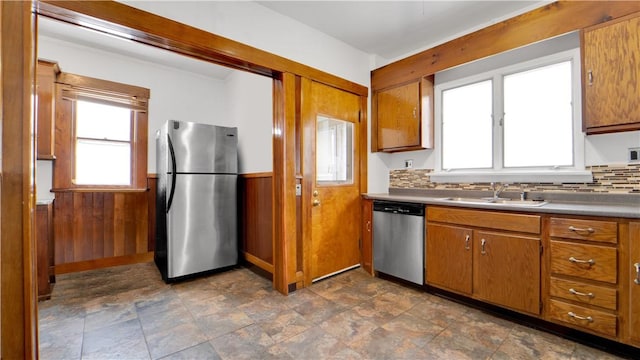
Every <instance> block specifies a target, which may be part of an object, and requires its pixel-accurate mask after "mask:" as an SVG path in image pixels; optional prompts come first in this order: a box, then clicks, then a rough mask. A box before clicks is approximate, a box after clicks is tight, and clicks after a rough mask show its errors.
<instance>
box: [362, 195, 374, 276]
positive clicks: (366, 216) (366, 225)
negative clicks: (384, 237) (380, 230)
mask: <svg viewBox="0 0 640 360" xmlns="http://www.w3.org/2000/svg"><path fill="white" fill-rule="evenodd" d="M372 221H373V201H371V200H369V199H363V200H362V243H361V245H360V254H361V260H360V264H361V265H362V268H363V269H364V271H366V272H368V273H369V274H373V233H372V232H371V229H373V223H372Z"/></svg>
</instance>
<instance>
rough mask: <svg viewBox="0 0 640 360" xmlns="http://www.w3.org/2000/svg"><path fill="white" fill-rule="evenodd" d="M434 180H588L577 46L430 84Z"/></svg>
mask: <svg viewBox="0 0 640 360" xmlns="http://www.w3.org/2000/svg"><path fill="white" fill-rule="evenodd" d="M435 93H436V95H435V96H436V97H435V100H436V105H435V109H436V136H437V138H438V140H439V142H440V146H438V145H436V156H437V160H436V162H437V165H436V168H437V169H436V171H435V172H434V173H433V175H432V177H431V178H432V180H433V181H440V182H446V181H456V182H462V181H469V182H485V181H512V182H557V181H590V180H591V174H590V173H589V172H587V171H585V170H584V134H583V133H582V131H581V129H582V127H581V98H580V96H581V94H580V58H579V50H578V49H572V50H566V51H561V52H558V53H556V54H553V55H549V56H545V57H541V58H537V59H534V60H529V61H524V62H519V63H517V64H514V65H509V66H504V67H501V68H498V69H494V70H490V71H487V72H483V73H481V74H475V75H471V76H465V77H463V78H459V79H455V80H452V81H449V82H445V83H440V84H437V85H436V88H435Z"/></svg>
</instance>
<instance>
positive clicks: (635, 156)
mask: <svg viewBox="0 0 640 360" xmlns="http://www.w3.org/2000/svg"><path fill="white" fill-rule="evenodd" d="M628 160H629V162H640V148H629V157H628Z"/></svg>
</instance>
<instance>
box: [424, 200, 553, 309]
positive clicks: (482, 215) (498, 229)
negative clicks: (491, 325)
mask: <svg viewBox="0 0 640 360" xmlns="http://www.w3.org/2000/svg"><path fill="white" fill-rule="evenodd" d="M519 224H520V225H522V231H521V232H516V231H514V228H515V229H517V228H518V227H519V226H518V225H519ZM536 224H537V225H536ZM487 228H488V229H487ZM523 232H524V233H523ZM539 234H540V217H539V216H532V215H520V214H513V213H499V212H493V211H482V210H467V209H456V208H444V207H434V206H431V207H427V239H426V247H425V252H426V253H425V259H426V274H425V278H426V279H427V281H426V282H427V284H429V285H433V286H436V287H443V288H445V289H446V290H450V291H453V292H456V293H460V294H462V295H467V296H470V297H472V298H474V299H478V300H482V301H486V302H489V303H491V304H494V305H499V306H503V307H506V308H509V309H512V310H516V311H520V312H524V313H527V314H534V315H538V314H540V300H541V299H540V235H539Z"/></svg>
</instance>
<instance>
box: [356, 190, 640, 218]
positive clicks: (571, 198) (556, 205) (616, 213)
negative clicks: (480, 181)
mask: <svg viewBox="0 0 640 360" xmlns="http://www.w3.org/2000/svg"><path fill="white" fill-rule="evenodd" d="M363 196H364V197H365V198H368V199H373V200H388V201H400V202H410V203H422V204H427V205H444V206H455V207H463V208H476V209H491V210H501V211H518V212H531V213H553V214H569V215H591V216H607V217H618V218H632V219H640V193H630V194H601V193H598V194H593V193H555V192H535V193H534V192H530V193H527V198H528V199H535V200H545V201H547V203H546V204H544V205H542V206H525V205H515V204H512V205H508V204H500V203H460V202H454V201H450V200H445V199H446V198H447V197H478V198H479V197H491V196H492V193H491V192H486V191H469V190H421V189H415V190H414V189H389V193H367V194H363ZM519 196H520V194H519V193H513V192H505V193H503V194H501V197H504V198H511V199H519Z"/></svg>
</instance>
